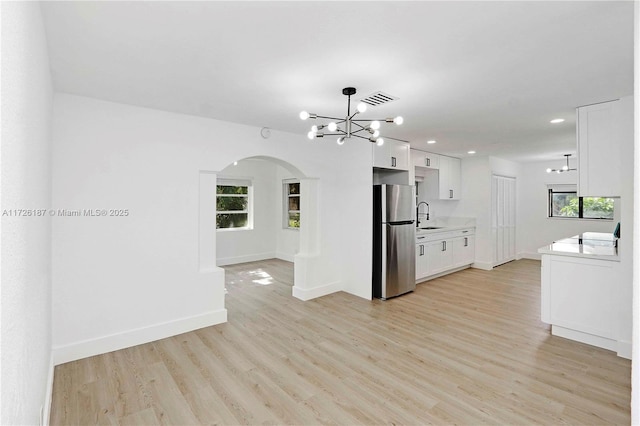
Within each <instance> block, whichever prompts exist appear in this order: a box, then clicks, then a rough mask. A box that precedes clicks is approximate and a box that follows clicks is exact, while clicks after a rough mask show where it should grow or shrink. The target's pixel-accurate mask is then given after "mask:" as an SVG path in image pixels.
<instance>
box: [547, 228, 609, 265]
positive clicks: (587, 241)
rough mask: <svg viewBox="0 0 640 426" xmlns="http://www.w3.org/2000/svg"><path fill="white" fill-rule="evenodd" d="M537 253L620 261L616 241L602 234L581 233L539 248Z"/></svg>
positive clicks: (606, 234)
mask: <svg viewBox="0 0 640 426" xmlns="http://www.w3.org/2000/svg"><path fill="white" fill-rule="evenodd" d="M538 253H540V254H555V255H559V256H574V257H587V258H592V259H601V260H611V261H617V262H619V261H620V256H619V253H618V239H617V238H616V237H614V236H613V235H612V234H608V233H602V232H583V233H582V234H578V235H574V236H573V237H569V238H563V239H561V240H558V241H554V242H553V243H551V244H549V245H547V246H544V247H540V248H539V249H538Z"/></svg>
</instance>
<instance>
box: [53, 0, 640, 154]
mask: <svg viewBox="0 0 640 426" xmlns="http://www.w3.org/2000/svg"><path fill="white" fill-rule="evenodd" d="M42 9H43V14H44V19H45V26H46V30H47V35H48V42H49V54H50V59H51V69H52V74H53V81H54V85H55V88H56V90H58V91H60V92H67V93H73V94H79V95H84V96H90V97H95V98H100V99H106V100H111V101H116V102H122V103H126V104H132V105H140V106H145V107H150V108H156V109H161V110H166V111H174V112H179V113H185V114H192V115H199V116H205V117H211V118H217V119H221V120H227V121H234V122H239V123H245V124H249V125H255V126H259V127H263V126H266V127H270V128H273V129H279V130H286V131H289V132H294V133H298V134H300V137H301V139H300V143H333V138H331V139H327V140H319V141H315V142H311V141H309V140H308V139H306V133H307V131H308V127H309V125H310V123H309V122H303V121H301V120H300V119H299V118H298V113H299V112H300V111H301V110H303V109H306V110H308V111H310V112H315V113H318V114H322V115H335V116H343V115H345V114H346V97H345V96H343V95H342V88H343V87H346V86H354V87H356V88H357V89H358V94H357V95H356V98H358V97H359V95H362V96H366V95H369V94H371V93H373V92H375V91H378V90H381V91H383V92H385V93H388V94H391V95H394V96H397V97H398V98H399V100H397V101H394V102H392V103H389V104H388V105H385V106H380V107H377V108H370V110H369V111H367V112H366V113H365V114H363V117H362V118H367V117H372V118H374V116H375V118H377V117H386V116H393V115H402V116H403V117H404V118H405V123H404V124H403V125H402V126H400V127H396V126H393V125H387V126H389V127H385V128H384V129H383V134H384V135H387V136H391V137H396V138H400V139H405V140H409V141H410V142H411V144H412V147H417V148H422V149H428V150H430V151H434V152H438V153H442V154H449V155H454V156H459V157H464V156H467V154H466V152H467V151H468V150H471V149H474V150H476V151H477V152H478V154H477V155H496V156H500V157H503V158H509V159H512V160H516V161H534V160H543V159H544V160H547V159H562V154H564V153H574V152H575V112H574V108H575V107H577V106H580V105H586V104H591V103H596V102H602V101H606V100H610V99H616V98H618V97H621V96H624V95H630V94H632V93H633V2H630V1H627V2H611V1H603V2H592V1H587V2H579V1H576V2H395V1H394V2H391V1H389V2H362V1H360V2H337V1H334V2H268V1H259V2H182V1H176V2H44V3H43V4H42ZM556 117H563V118H565V119H566V122H565V123H563V124H559V125H552V124H550V123H549V120H551V119H552V118H556ZM429 139H435V140H437V144H435V145H428V146H427V145H426V141H427V140H429Z"/></svg>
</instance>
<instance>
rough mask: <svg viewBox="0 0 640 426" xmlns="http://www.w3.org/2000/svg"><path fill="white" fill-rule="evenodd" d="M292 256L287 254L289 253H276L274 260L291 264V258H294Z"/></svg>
mask: <svg viewBox="0 0 640 426" xmlns="http://www.w3.org/2000/svg"><path fill="white" fill-rule="evenodd" d="M294 256H295V255H294V254H289V253H280V252H278V253H276V258H277V259H280V260H284V261H285V262H291V263H293V260H294V259H293V258H294Z"/></svg>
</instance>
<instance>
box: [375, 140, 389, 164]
mask: <svg viewBox="0 0 640 426" xmlns="http://www.w3.org/2000/svg"><path fill="white" fill-rule="evenodd" d="M371 145H372V149H373V167H379V168H383V169H388V168H391V153H390V150H389V144H387V143H385V144H384V145H382V146H378V145H376V144H371Z"/></svg>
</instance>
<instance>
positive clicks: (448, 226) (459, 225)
mask: <svg viewBox="0 0 640 426" xmlns="http://www.w3.org/2000/svg"><path fill="white" fill-rule="evenodd" d="M475 226H476V219H475V218H471V217H444V218H437V219H431V220H420V227H419V228H416V235H427V234H436V233H438V232H447V231H457V230H459V229H467V228H475ZM426 227H434V228H437V229H424V228H426Z"/></svg>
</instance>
